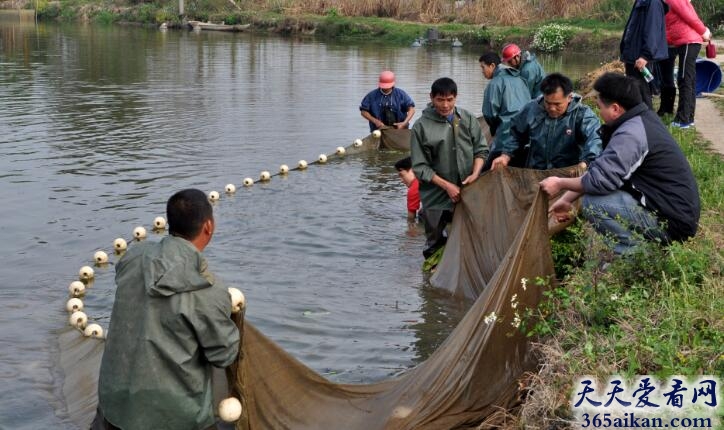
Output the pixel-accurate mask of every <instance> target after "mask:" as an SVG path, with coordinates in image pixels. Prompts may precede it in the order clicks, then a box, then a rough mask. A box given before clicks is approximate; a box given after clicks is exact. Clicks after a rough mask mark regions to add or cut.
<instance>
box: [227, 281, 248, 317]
mask: <svg viewBox="0 0 724 430" xmlns="http://www.w3.org/2000/svg"><path fill="white" fill-rule="evenodd" d="M229 296H231V312H232V313H234V314H235V313H237V312H241V310H242V309H244V307H245V306H246V298H245V297H244V293H242V292H241V291H240V290H239V289H238V288H233V287H231V288H229Z"/></svg>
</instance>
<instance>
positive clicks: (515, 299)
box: [510, 294, 518, 309]
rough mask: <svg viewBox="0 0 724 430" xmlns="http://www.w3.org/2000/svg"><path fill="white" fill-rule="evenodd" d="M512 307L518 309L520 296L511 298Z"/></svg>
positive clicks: (515, 295)
mask: <svg viewBox="0 0 724 430" xmlns="http://www.w3.org/2000/svg"><path fill="white" fill-rule="evenodd" d="M510 307H511V308H513V309H515V308H517V307H518V295H517V294H513V297H511V298H510Z"/></svg>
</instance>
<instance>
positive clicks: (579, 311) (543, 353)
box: [517, 130, 724, 428]
mask: <svg viewBox="0 0 724 430" xmlns="http://www.w3.org/2000/svg"><path fill="white" fill-rule="evenodd" d="M673 134H674V137H675V138H676V139H677V140H678V141H679V143H680V145H681V147H682V149H683V150H684V153H685V154H686V156H687V158H688V159H689V162H690V164H691V165H692V168H693V170H694V174H695V176H696V178H697V182H698V185H699V189H700V194H701V199H702V217H701V220H700V227H699V232H698V233H697V235H696V237H695V238H693V239H691V240H689V241H687V242H685V243H674V244H672V245H670V246H668V247H660V246H658V245H657V244H655V243H649V244H646V245H644V246H642V247H640V249H639V250H638V251H637V252H636V253H635V254H634V255H631V256H630V257H627V258H626V259H623V258H613V255H612V253H611V251H610V249H609V248H608V247H607V245H606V243H605V241H603V240H602V239H601V238H600V237H597V236H596V235H595V234H594V233H593V232H592V229H591V228H590V227H589V226H587V225H586V224H585V223H583V222H578V223H576V224H575V225H574V226H573V227H571V228H569V229H568V230H567V231H566V232H565V233H563V234H562V235H559V236H557V237H556V238H554V239H553V240H552V245H553V255H554V260H555V262H556V272H557V273H558V276H559V278H560V279H561V283H560V285H559V286H558V287H557V288H554V289H551V290H549V291H548V292H546V293H545V300H544V302H543V304H542V305H541V307H540V309H539V314H538V315H537V317H538V318H540V320H539V322H538V323H537V324H535V325H534V326H532V327H530V328H529V334H530V335H531V336H532V338H533V339H534V340H535V343H534V350H535V351H536V352H537V353H538V354H539V356H540V362H541V366H540V368H539V371H538V373H537V374H535V375H531V378H530V381H529V383H530V386H529V396H528V398H527V400H526V402H525V403H524V404H523V406H522V408H521V410H520V414H519V416H518V423H517V425H519V426H522V427H526V428H528V427H537V428H548V427H550V426H555V427H556V428H560V427H566V426H569V425H570V424H569V423H568V420H570V418H571V416H570V409H569V406H568V400H569V398H570V394H571V389H572V386H573V385H572V384H573V381H574V378H576V377H577V376H582V375H595V376H597V377H602V378H605V377H607V376H610V375H612V374H619V375H623V376H632V375H640V374H652V375H657V376H659V377H668V376H671V375H677V374H678V375H697V374H713V375H724V350H723V349H722V345H724V311H723V309H724V281H722V271H723V270H724V251H722V249H724V246H722V245H724V227H723V225H724V224H723V223H724V211H722V209H724V207H723V206H724V202H723V200H724V199H723V197H724V195H723V193H724V192H723V191H722V190H724V186H723V185H724V184H722V181H723V179H722V178H724V163H723V162H722V160H721V157H720V156H719V155H717V154H712V153H710V152H708V151H706V150H705V148H706V146H707V145H706V142H703V141H701V140H700V139H699V138H698V137H697V136H696V134H695V132H694V131H693V130H676V131H673ZM606 263H608V264H606Z"/></svg>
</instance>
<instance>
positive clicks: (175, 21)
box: [0, 1, 622, 59]
mask: <svg viewBox="0 0 724 430" xmlns="http://www.w3.org/2000/svg"><path fill="white" fill-rule="evenodd" d="M36 4H37V12H38V19H39V20H41V21H53V20H58V21H81V22H95V23H101V24H127V25H139V24H140V25H148V26H157V25H161V24H166V26H167V27H169V28H183V27H185V23H186V22H188V21H189V20H199V21H209V22H214V23H225V24H251V26H250V28H249V31H255V32H267V33H277V34H284V35H290V36H291V35H293V36H297V37H314V38H321V39H327V40H329V39H337V40H345V41H354V40H364V41H379V42H380V43H385V44H389V45H397V46H405V45H409V44H411V43H412V42H413V41H415V40H416V39H418V38H422V39H429V37H428V36H429V35H431V34H433V35H435V36H437V37H438V38H439V39H442V40H452V39H453V38H457V39H458V40H460V41H461V42H462V43H463V44H464V45H466V46H468V47H470V46H476V47H477V46H479V47H480V49H481V51H482V50H484V49H488V48H492V49H496V50H497V49H499V48H501V47H502V45H504V44H505V43H509V42H515V43H518V44H520V45H522V46H525V47H531V45H532V44H533V39H534V34H535V31H536V30H537V29H539V28H540V27H541V26H543V25H546V24H550V23H557V24H561V25H562V26H563V28H565V35H564V36H565V46H564V47H563V49H564V50H570V51H574V52H589V53H594V54H595V55H597V56H600V57H601V58H602V59H611V58H613V57H614V56H615V55H616V52H617V49H618V41H619V39H620V33H621V28H619V27H622V25H618V24H615V23H602V22H599V21H594V20H588V21H587V20H552V21H545V22H538V23H527V24H524V25H510V26H499V25H485V24H472V23H460V22H438V23H427V22H413V21H403V20H397V19H393V18H379V17H369V16H342V15H340V14H339V13H338V12H336V11H335V9H330V10H329V11H327V13H326V14H325V15H314V14H297V13H289V11H282V12H281V13H280V12H273V11H271V12H270V11H260V10H240V9H234V8H230V10H211V9H209V10H198V9H196V8H191V7H190V6H189V7H187V8H186V9H185V13H184V15H179V14H178V6H177V5H175V4H174V5H173V6H171V5H169V4H166V5H165V6H164V5H161V4H157V3H153V4H152V3H142V4H133V5H125V6H123V5H119V4H117V3H93V2H88V3H80V2H72V3H71V2H59V1H50V2H48V1H40V2H38V3H28V2H25V1H20V2H19V1H12V2H10V1H5V2H0V9H32V8H33V7H35V5H36ZM432 42H434V40H433V41H432ZM533 48H534V49H535V47H533ZM537 50H538V51H541V49H537ZM554 50H557V49H554Z"/></svg>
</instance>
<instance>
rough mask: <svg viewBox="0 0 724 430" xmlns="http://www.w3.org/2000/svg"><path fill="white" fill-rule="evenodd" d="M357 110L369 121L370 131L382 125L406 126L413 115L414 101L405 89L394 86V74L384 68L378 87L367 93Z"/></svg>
mask: <svg viewBox="0 0 724 430" xmlns="http://www.w3.org/2000/svg"><path fill="white" fill-rule="evenodd" d="M359 110H360V112H361V113H362V117H363V118H364V119H366V120H367V121H369V123H370V131H374V130H377V129H379V128H382V127H384V126H389V127H395V128H408V127H409V125H410V120H412V116H413V115H415V102H414V101H413V100H412V97H410V96H409V95H408V94H407V93H406V92H405V91H403V90H401V89H399V88H397V87H395V74H394V73H392V72H391V71H389V70H385V71H384V72H382V73H380V79H379V82H378V88H375V89H374V90H372V91H370V92H369V93H367V95H366V96H365V98H364V99H362V103H361V104H360V106H359Z"/></svg>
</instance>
